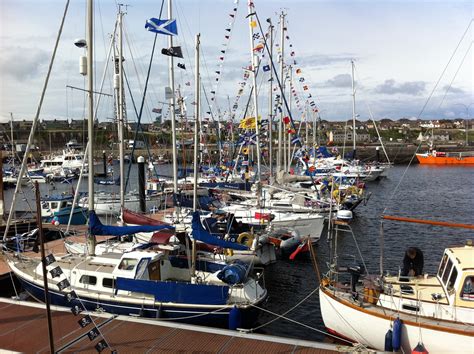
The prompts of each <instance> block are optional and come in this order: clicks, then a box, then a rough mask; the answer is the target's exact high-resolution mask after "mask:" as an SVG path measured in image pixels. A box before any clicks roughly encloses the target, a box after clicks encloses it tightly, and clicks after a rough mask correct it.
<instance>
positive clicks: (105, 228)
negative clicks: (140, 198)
mask: <svg viewBox="0 0 474 354" xmlns="http://www.w3.org/2000/svg"><path fill="white" fill-rule="evenodd" d="M163 229H174V227H173V226H171V225H138V226H109V225H103V224H102V223H101V222H100V220H99V218H98V217H97V215H96V213H95V211H93V210H91V211H90V212H89V231H90V233H91V235H96V236H100V235H110V236H123V235H130V234H135V233H137V232H154V231H159V230H163Z"/></svg>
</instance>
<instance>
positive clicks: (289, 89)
mask: <svg viewBox="0 0 474 354" xmlns="http://www.w3.org/2000/svg"><path fill="white" fill-rule="evenodd" d="M288 77H289V82H290V84H289V85H288V109H289V110H290V112H291V103H292V101H293V100H292V97H293V93H292V92H291V90H292V89H293V66H292V65H289V66H288ZM287 137H288V141H287V143H288V145H287V146H288V158H287V165H286V166H287V168H286V170H285V171H287V172H289V171H290V166H291V133H290V130H289V131H288V135H287Z"/></svg>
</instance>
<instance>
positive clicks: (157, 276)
mask: <svg viewBox="0 0 474 354" xmlns="http://www.w3.org/2000/svg"><path fill="white" fill-rule="evenodd" d="M148 274H149V277H150V280H161V271H160V261H154V262H152V263H150V265H149V266H148Z"/></svg>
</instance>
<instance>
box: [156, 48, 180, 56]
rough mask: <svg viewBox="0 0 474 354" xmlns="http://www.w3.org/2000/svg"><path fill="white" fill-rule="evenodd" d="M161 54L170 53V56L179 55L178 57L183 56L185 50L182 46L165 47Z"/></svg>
mask: <svg viewBox="0 0 474 354" xmlns="http://www.w3.org/2000/svg"><path fill="white" fill-rule="evenodd" d="M161 54H164V55H168V56H170V57H177V58H182V57H183V52H182V51H181V47H171V48H163V49H162V50H161Z"/></svg>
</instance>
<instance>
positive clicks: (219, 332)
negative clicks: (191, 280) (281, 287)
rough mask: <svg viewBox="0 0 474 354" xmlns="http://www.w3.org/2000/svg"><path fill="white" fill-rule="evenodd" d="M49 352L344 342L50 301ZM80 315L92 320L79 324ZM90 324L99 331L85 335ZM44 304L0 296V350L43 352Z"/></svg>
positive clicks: (308, 346)
mask: <svg viewBox="0 0 474 354" xmlns="http://www.w3.org/2000/svg"><path fill="white" fill-rule="evenodd" d="M51 310H52V323H53V325H52V327H53V336H54V346H55V352H61V353H66V352H68V353H69V352H95V353H97V349H96V348H95V346H96V345H97V343H98V342H99V340H101V339H104V340H105V341H106V342H107V345H108V348H106V349H104V351H103V352H104V353H110V352H111V351H116V352H117V353H125V352H127V353H145V352H148V353H160V352H173V353H176V352H181V353H183V352H194V353H197V352H199V353H259V354H261V353H283V352H284V353H296V352H297V353H321V354H322V353H336V352H348V351H350V350H351V348H350V347H342V346H338V345H335V344H330V343H321V342H312V341H306V340H298V339H290V338H282V337H276V336H269V335H260V334H253V333H242V332H238V331H230V330H224V329H218V328H211V327H202V326H193V325H187V324H180V323H175V322H166V321H158V320H150V319H141V318H134V317H128V316H113V315H111V314H107V313H96V312H88V313H86V312H83V313H81V314H80V315H78V316H74V315H73V314H72V313H71V310H70V309H69V308H65V307H57V306H52V307H51ZM84 315H90V316H91V318H92V320H93V323H92V324H90V325H88V326H85V327H84V328H81V326H80V325H79V324H78V320H80V319H81V318H82V317H84ZM94 324H95V326H96V327H97V328H98V329H99V331H100V336H99V337H97V338H94V339H93V340H90V339H89V336H88V333H89V331H90V330H91V329H92V328H94ZM48 338H49V336H48V325H47V317H46V310H45V305H43V304H39V303H31V302H25V301H16V300H10V299H0V351H2V350H5V351H12V352H24V353H31V352H35V353H47V352H49V341H48Z"/></svg>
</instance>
